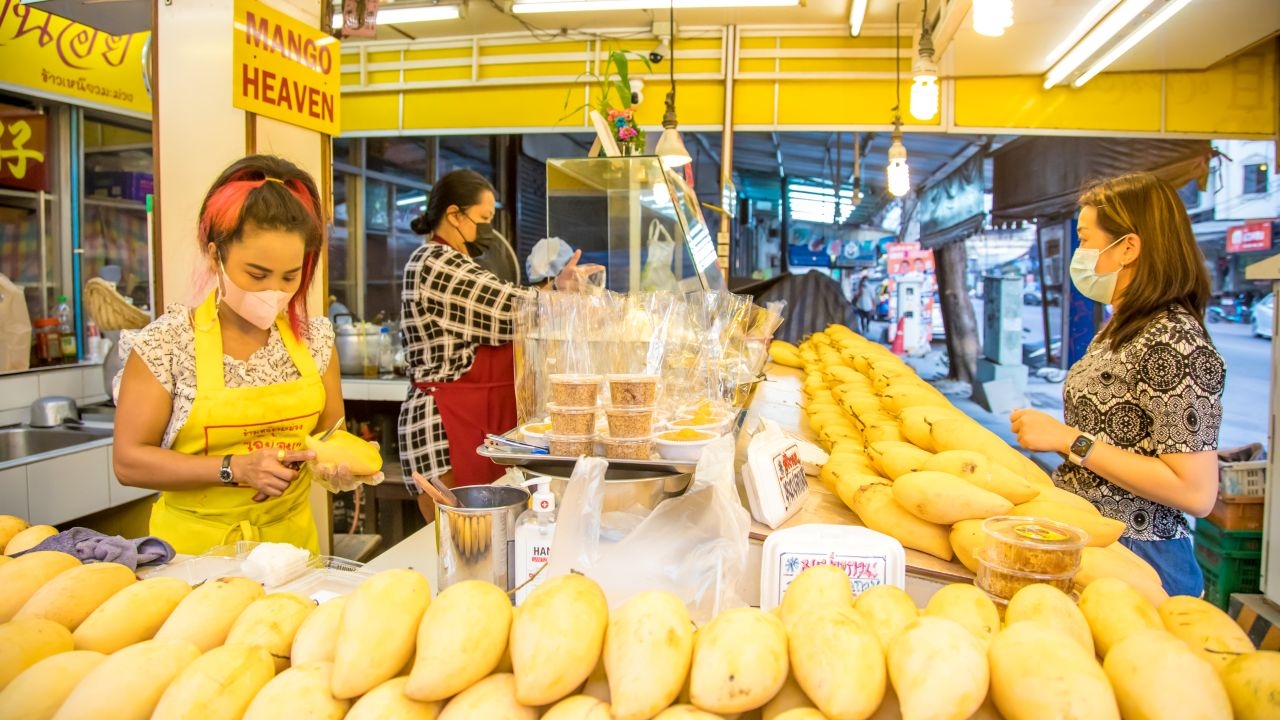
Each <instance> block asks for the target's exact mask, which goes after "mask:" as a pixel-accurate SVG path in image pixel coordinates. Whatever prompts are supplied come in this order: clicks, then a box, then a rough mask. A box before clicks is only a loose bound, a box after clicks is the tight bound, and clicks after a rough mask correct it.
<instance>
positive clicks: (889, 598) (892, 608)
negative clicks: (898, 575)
mask: <svg viewBox="0 0 1280 720" xmlns="http://www.w3.org/2000/svg"><path fill="white" fill-rule="evenodd" d="M853 609H854V611H855V612H857V613H858V614H859V615H861V616H862V617H863V618H865V619H866V621H867V625H869V626H870V627H871V629H872V630H874V631H875V633H876V635H877V636H878V637H879V638H880V645H881V647H884V648H888V647H889V643H891V642H893V639H894V638H895V637H897V636H898V633H900V632H902V631H903V630H906V629H907V628H908V627H911V625H913V624H914V623H915V621H916V619H917V618H919V617H920V611H919V610H918V609H917V608H916V604H915V602H914V601H913V600H912V599H911V596H910V595H908V594H907V591H906V590H903V589H902V588H900V587H898V586H896V585H877V586H875V587H873V588H871V589H869V590H866V591H864V592H863V593H862V594H861V595H858V599H857V600H854V601H853Z"/></svg>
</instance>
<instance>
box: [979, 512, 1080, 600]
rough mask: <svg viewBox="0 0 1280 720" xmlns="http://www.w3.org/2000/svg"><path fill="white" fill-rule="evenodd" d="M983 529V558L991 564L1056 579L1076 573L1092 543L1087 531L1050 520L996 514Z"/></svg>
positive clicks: (983, 525) (987, 520) (985, 521)
mask: <svg viewBox="0 0 1280 720" xmlns="http://www.w3.org/2000/svg"><path fill="white" fill-rule="evenodd" d="M982 529H983V531H984V532H986V534H987V542H986V546H985V549H984V551H983V556H984V557H985V558H986V560H987V562H988V563H990V564H991V565H993V566H995V567H997V568H1004V569H1008V570H1013V571H1016V572H1022V573H1032V574H1038V575H1047V576H1055V577H1056V576H1060V575H1062V574H1068V575H1072V574H1074V573H1075V571H1076V569H1077V568H1078V567H1080V557H1081V555H1082V554H1083V552H1084V546H1085V543H1086V542H1088V540H1089V535H1088V533H1086V532H1085V531H1083V530H1081V529H1079V528H1076V527H1072V526H1071V525H1067V524H1066V523H1060V522H1057V521H1054V520H1049V519H1047V518H1034V517H1018V516H1011V515H997V516H995V517H991V518H987V519H986V520H984V521H983V523H982ZM1068 581H1069V578H1068ZM1068 589H1069V588H1068Z"/></svg>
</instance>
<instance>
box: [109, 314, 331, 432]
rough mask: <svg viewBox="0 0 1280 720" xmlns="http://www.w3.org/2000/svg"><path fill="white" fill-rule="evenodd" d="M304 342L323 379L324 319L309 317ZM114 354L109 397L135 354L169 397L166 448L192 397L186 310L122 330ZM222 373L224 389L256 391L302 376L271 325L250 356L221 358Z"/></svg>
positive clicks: (192, 343) (191, 335)
mask: <svg viewBox="0 0 1280 720" xmlns="http://www.w3.org/2000/svg"><path fill="white" fill-rule="evenodd" d="M304 342H305V343H306V345H307V349H308V350H310V351H311V357H313V358H315V361H316V370H318V371H319V373H320V374H321V375H324V372H325V369H326V368H328V367H329V360H330V358H332V357H333V344H334V335H333V325H332V324H331V323H330V322H329V319H328V318H326V317H313V318H310V321H309V323H308V333H307V337H306V338H304ZM117 352H119V353H120V362H121V370H120V372H118V373H116V376H115V378H114V379H113V380H112V381H111V397H112V398H115V399H119V397H120V378H121V376H122V375H124V369H123V364H124V362H125V361H127V360H128V359H129V353H131V352H137V353H138V357H139V358H141V359H142V362H144V363H145V364H146V366H147V369H148V370H150V371H151V374H152V375H155V377H156V380H159V381H160V384H161V385H162V386H164V389H165V390H166V391H168V393H169V394H170V395H171V396H173V412H172V414H171V415H170V416H169V424H168V425H167V426H166V427H165V429H164V439H163V440H162V441H161V443H160V445H161V447H166V448H167V447H172V446H173V440H174V438H176V437H177V436H178V431H179V430H180V429H182V426H183V425H185V424H186V422H187V418H188V417H190V415H191V405H192V403H194V402H195V399H196V335H195V330H194V329H193V328H192V327H191V310H190V309H189V308H188V307H187V306H186V305H182V304H180V303H175V304H172V305H169V306H168V307H166V308H165V313H164V315H161V316H160V317H158V318H156V319H155V320H154V321H152V322H151V324H149V325H147V326H146V327H145V328H142V329H141V330H132V331H130V330H125V331H122V332H121V333H120V345H119V347H118V348H117ZM222 372H223V381H224V382H225V383H226V384H227V387H229V388H237V387H262V386H265V385H271V384H274V383H278V382H288V381H291V380H297V379H298V378H300V377H302V375H301V374H300V373H299V372H298V368H296V367H294V364H293V359H292V358H290V357H289V351H288V350H286V349H285V347H284V342H283V341H282V340H281V339H280V330H279V329H278V328H276V327H275V326H274V325H272V326H271V331H270V335H269V336H268V337H267V344H266V345H264V346H262V347H261V348H259V349H258V350H256V351H255V352H254V353H253V354H252V355H250V356H249V359H248V360H247V361H241V360H237V359H235V358H233V357H231V356H230V355H224V356H223V357H222Z"/></svg>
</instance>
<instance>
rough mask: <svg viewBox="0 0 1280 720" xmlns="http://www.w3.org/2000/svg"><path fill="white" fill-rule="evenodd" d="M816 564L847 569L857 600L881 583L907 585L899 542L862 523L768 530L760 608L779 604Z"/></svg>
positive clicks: (766, 608)
mask: <svg viewBox="0 0 1280 720" xmlns="http://www.w3.org/2000/svg"><path fill="white" fill-rule="evenodd" d="M815 565H835V566H837V567H839V568H841V569H842V570H844V571H845V572H846V573H847V574H848V575H849V587H850V589H851V590H852V591H853V596H854V597H855V598H856V597H857V596H858V595H860V594H862V593H863V592H865V591H866V590H869V589H871V588H873V587H875V586H877V585H894V586H896V587H900V588H903V589H905V588H906V583H907V557H906V552H905V551H904V550H903V549H902V543H900V542H898V541H897V540H895V539H893V538H891V537H889V536H888V535H885V534H883V533H878V532H876V531H874V530H871V529H869V528H864V527H861V526H858V525H824V524H821V523H813V524H809V525H799V526H796V527H791V528H786V529H783V530H778V531H775V532H773V533H770V534H769V537H768V538H767V539H766V540H765V541H764V550H763V552H762V554H761V561H760V609H761V610H771V609H773V608H774V607H776V606H777V605H778V603H780V602H782V594H783V593H784V592H786V590H787V586H788V585H790V584H791V581H792V580H794V579H795V578H796V576H797V575H799V574H800V573H801V572H803V571H804V570H805V569H806V568H810V567H813V566H815Z"/></svg>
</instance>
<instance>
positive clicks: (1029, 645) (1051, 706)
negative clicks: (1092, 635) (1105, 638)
mask: <svg viewBox="0 0 1280 720" xmlns="http://www.w3.org/2000/svg"><path fill="white" fill-rule="evenodd" d="M987 657H988V659H989V661H990V663H991V697H992V700H993V701H994V702H995V706H996V708H997V709H998V710H999V711H1000V714H1001V715H1003V716H1004V717H1005V718H1007V720H1044V718H1061V720H1120V710H1119V708H1118V707H1117V705H1116V697H1115V693H1114V692H1113V691H1112V690H1111V683H1110V682H1109V681H1108V680H1107V675H1106V674H1105V673H1104V672H1103V671H1102V667H1101V666H1099V665H1098V662H1097V661H1096V660H1094V658H1093V655H1091V654H1089V652H1088V651H1086V650H1085V649H1084V648H1082V647H1080V644H1079V643H1077V642H1075V641H1073V640H1072V639H1071V638H1070V637H1069V636H1067V635H1065V634H1064V633H1063V632H1062V631H1061V630H1058V629H1057V628H1054V627H1052V626H1050V625H1046V624H1044V623H1042V622H1040V621H1038V620H1027V621H1025V622H1020V623H1015V624H1013V625H1010V626H1009V627H1007V628H1005V629H1004V630H1003V631H1002V632H1000V633H999V634H998V635H996V636H995V639H994V640H992V641H991V649H990V650H989V651H988V653H987Z"/></svg>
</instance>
